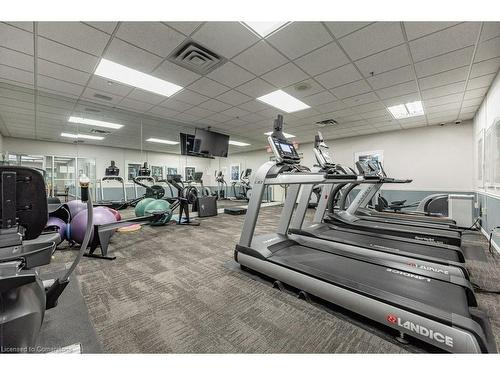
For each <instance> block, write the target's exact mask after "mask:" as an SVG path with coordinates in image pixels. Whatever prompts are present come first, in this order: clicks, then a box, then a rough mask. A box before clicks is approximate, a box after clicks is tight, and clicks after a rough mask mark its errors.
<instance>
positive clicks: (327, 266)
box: [234, 115, 496, 353]
mask: <svg viewBox="0 0 500 375" xmlns="http://www.w3.org/2000/svg"><path fill="white" fill-rule="evenodd" d="M282 127H283V117H282V116H281V115H278V119H277V120H275V123H274V132H273V133H272V135H271V136H270V137H269V138H268V141H269V144H270V146H271V149H272V150H273V152H274V154H275V156H276V160H275V161H268V162H266V163H265V164H263V165H262V166H261V167H260V168H259V170H258V171H257V173H256V176H255V182H254V186H253V194H252V197H251V198H250V202H249V206H248V212H247V215H246V217H245V222H244V224H243V228H242V233H241V237H240V241H239V243H238V244H237V245H236V249H235V253H234V257H235V260H236V261H237V262H238V263H240V264H241V265H242V266H243V268H250V269H252V270H254V271H257V272H259V273H262V274H265V275H267V276H269V277H271V278H274V279H276V280H279V281H281V282H284V283H286V284H289V285H291V286H293V287H295V288H298V289H300V290H302V291H304V292H306V293H310V294H313V295H316V296H318V297H320V298H322V299H325V300H328V301H330V302H332V303H334V304H337V305H339V306H342V307H344V308H346V309H348V310H351V311H353V312H355V313H357V314H360V315H362V316H364V317H366V318H368V319H370V320H374V321H376V322H379V323H381V324H384V325H386V326H388V327H390V328H392V329H395V330H397V331H399V332H400V334H401V335H405V334H407V335H410V336H412V337H415V338H417V339H419V340H422V341H425V342H427V343H429V344H431V345H434V346H435V347H437V348H440V349H442V350H445V351H448V352H453V353H493V352H496V346H495V342H494V339H493V336H492V333H491V327H490V325H489V321H488V319H487V317H486V316H485V314H484V313H482V312H481V311H480V310H478V309H477V308H476V307H475V306H474V301H473V298H471V296H470V293H469V292H468V290H467V288H466V287H464V286H461V285H458V284H455V283H450V282H445V281H442V280H438V279H434V278H430V277H424V276H420V275H417V274H414V273H411V272H403V271H401V270H398V269H395V268H391V267H388V266H386V265H381V264H374V263H371V262H369V261H363V260H358V259H353V258H349V257H345V256H342V255H338V254H334V253H331V252H327V251H324V250H322V249H320V248H316V247H315V246H314V245H313V243H314V239H311V240H308V239H305V238H302V239H301V240H300V241H299V240H298V239H297V240H296V239H293V238H292V237H290V236H289V235H288V234H287V232H288V227H289V225H290V220H291V217H292V212H293V210H294V206H295V202H296V200H297V198H298V193H299V190H300V186H301V185H310V184H312V185H316V184H322V183H325V182H328V181H329V180H331V179H335V178H338V179H339V181H341V182H343V181H346V180H342V179H341V178H339V177H332V176H335V175H334V174H328V173H313V172H309V171H306V169H305V168H304V167H301V166H300V156H299V155H298V154H297V151H296V150H295V148H294V146H293V144H292V143H290V142H288V141H287V140H286V138H285V137H284V136H283V133H282ZM282 184H287V185H289V186H290V187H292V186H295V188H294V189H289V190H288V194H287V197H286V201H285V205H284V207H283V211H282V215H281V217H280V220H279V224H278V230H277V232H275V233H270V234H264V235H260V236H254V232H255V226H256V223H257V218H258V214H259V210H260V207H261V205H262V203H261V201H262V197H263V195H264V190H265V187H266V186H268V185H282Z"/></svg>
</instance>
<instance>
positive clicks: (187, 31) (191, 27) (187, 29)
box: [164, 21, 201, 35]
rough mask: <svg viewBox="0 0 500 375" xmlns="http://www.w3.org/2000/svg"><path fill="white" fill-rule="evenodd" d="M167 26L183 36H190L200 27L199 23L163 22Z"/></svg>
mask: <svg viewBox="0 0 500 375" xmlns="http://www.w3.org/2000/svg"><path fill="white" fill-rule="evenodd" d="M164 23H165V24H166V25H167V26H170V27H173V28H174V29H176V30H177V31H180V32H181V33H183V34H184V35H191V34H192V33H193V31H195V30H196V28H197V27H198V26H199V25H201V22H186V21H180V22H164Z"/></svg>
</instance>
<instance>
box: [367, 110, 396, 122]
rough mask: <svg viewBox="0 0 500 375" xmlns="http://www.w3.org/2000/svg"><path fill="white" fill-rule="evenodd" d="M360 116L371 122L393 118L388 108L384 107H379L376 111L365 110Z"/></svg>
mask: <svg viewBox="0 0 500 375" xmlns="http://www.w3.org/2000/svg"><path fill="white" fill-rule="evenodd" d="M360 116H361V117H362V118H364V119H365V120H370V122H373V121H375V119H376V120H377V121H379V122H380V121H389V120H391V119H392V117H391V115H390V114H389V112H388V110H387V109H386V108H384V109H377V110H376V111H371V112H365V113H361V114H360Z"/></svg>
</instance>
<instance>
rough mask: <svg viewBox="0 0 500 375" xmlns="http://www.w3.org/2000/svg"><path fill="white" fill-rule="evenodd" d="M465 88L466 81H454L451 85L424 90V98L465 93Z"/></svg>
mask: <svg viewBox="0 0 500 375" xmlns="http://www.w3.org/2000/svg"><path fill="white" fill-rule="evenodd" d="M464 88H465V81H462V82H456V83H452V84H451V85H445V86H439V87H434V88H432V89H428V90H423V91H422V98H423V99H432V98H437V97H439V96H445V95H450V94H457V93H463V91H464Z"/></svg>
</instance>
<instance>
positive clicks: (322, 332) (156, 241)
mask: <svg viewBox="0 0 500 375" xmlns="http://www.w3.org/2000/svg"><path fill="white" fill-rule="evenodd" d="M280 209H281V208H280V207H267V208H263V209H262V211H261V215H260V218H259V222H258V226H257V231H256V233H257V234H258V233H265V232H268V231H270V230H272V228H274V227H275V225H276V222H277V216H278V214H279V212H280ZM309 214H310V213H309ZM243 219H244V216H231V215H225V214H220V215H219V216H217V217H211V218H206V219H199V221H200V222H201V225H200V226H199V227H190V226H176V225H169V226H167V227H149V226H145V227H143V228H142V229H141V230H140V231H138V232H134V233H117V234H115V236H114V237H113V239H112V244H111V247H110V253H111V254H112V255H115V256H117V259H116V260H114V261H106V260H97V259H89V258H84V259H83V260H82V262H81V263H80V266H79V267H78V269H77V277H78V281H79V285H80V287H81V293H82V295H83V298H84V301H85V305H86V306H87V309H88V316H89V317H90V321H91V324H92V326H93V327H94V329H95V334H96V337H97V339H98V341H99V344H100V348H101V350H102V351H103V352H108V353H407V352H425V351H431V350H432V348H429V347H426V346H423V345H421V344H419V343H410V345H404V346H403V345H401V344H399V343H398V342H397V341H396V340H395V339H394V338H393V336H392V334H391V333H390V332H387V331H386V330H385V329H383V328H382V327H377V326H375V325H373V324H371V323H368V322H365V321H364V320H363V319H362V318H360V317H358V316H353V315H352V314H349V313H348V312H345V311H342V310H340V309H336V308H335V307H334V306H332V305H328V304H325V303H321V301H314V302H312V303H309V302H306V301H304V300H301V299H298V298H297V297H296V295H295V294H294V293H293V292H292V291H288V292H281V291H279V290H276V289H273V288H272V287H271V283H270V282H269V281H268V280H264V279H261V278H260V277H258V276H256V275H254V274H251V273H248V272H243V271H241V270H240V268H239V267H238V265H237V263H236V262H234V260H233V259H232V258H233V250H234V245H235V244H236V242H237V241H238V238H239V235H240V232H241V226H242V223H243ZM464 244H465V246H467V247H468V248H469V251H468V253H470V254H474V252H481V256H473V257H472V258H474V259H473V260H471V261H470V262H468V266H469V268H470V269H471V273H472V277H473V281H474V282H475V283H477V284H479V285H481V286H483V287H484V288H489V289H500V268H499V260H498V258H500V256H498V255H497V257H492V256H491V255H489V254H486V252H485V248H486V247H487V245H486V244H485V240H484V238H483V237H482V236H481V235H478V234H477V233H471V234H466V235H465V237H464ZM74 254H75V252H74V250H71V249H65V248H63V249H61V251H58V252H56V256H55V259H54V261H53V264H52V266H51V268H52V270H54V269H57V268H62V267H64V266H66V265H67V264H68V263H67V262H68V261H69V260H70V259H71V258H72V257H73V256H74ZM478 299H479V303H480V305H481V308H482V309H483V310H484V311H486V312H487V313H488V315H489V316H490V320H491V323H492V326H493V329H494V333H495V336H496V340H497V345H498V346H499V347H500V297H499V296H498V295H494V294H480V295H478ZM58 308H64V304H63V303H61V305H60V306H59V307H58Z"/></svg>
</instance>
